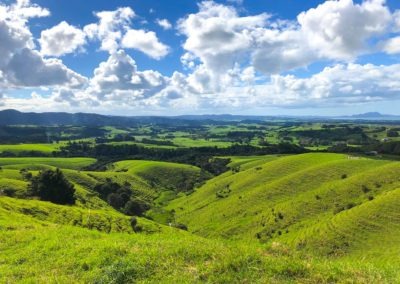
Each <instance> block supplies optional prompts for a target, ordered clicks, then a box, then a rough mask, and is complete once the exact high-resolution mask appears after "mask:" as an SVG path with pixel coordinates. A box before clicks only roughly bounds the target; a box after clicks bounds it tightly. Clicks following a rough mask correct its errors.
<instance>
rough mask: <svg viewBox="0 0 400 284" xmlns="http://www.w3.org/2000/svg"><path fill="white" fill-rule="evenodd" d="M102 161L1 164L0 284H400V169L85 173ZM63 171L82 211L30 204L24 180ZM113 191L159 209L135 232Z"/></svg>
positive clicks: (269, 161) (257, 163) (305, 166)
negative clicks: (108, 189)
mask: <svg viewBox="0 0 400 284" xmlns="http://www.w3.org/2000/svg"><path fill="white" fill-rule="evenodd" d="M94 162H96V160H94V159H86V158H60V159H58V158H3V159H0V166H1V169H0V252H1V255H2V258H1V259H0V282H5V283H19V282H22V283H32V282H35V283H71V282H82V283H127V282H128V283H129V282H138V283H172V282H177V283H204V282H208V283H281V282H285V283H286V282H287V283H337V282H338V283H397V282H399V281H400V273H399V271H400V265H399V263H400V241H399V238H398V235H399V233H400V207H399V204H400V177H399V172H400V162H396V161H389V160H382V159H369V158H359V157H350V156H347V155H341V154H327V153H310V154H302V155H292V156H285V155H281V156H280V155H271V156H249V157H231V163H230V164H229V166H230V167H231V170H230V171H228V172H225V173H224V174H222V175H220V176H217V177H213V178H212V177H211V175H209V174H205V173H204V172H202V171H201V170H200V169H199V168H197V167H193V166H189V165H183V164H175V163H166V162H153V161H140V160H127V161H119V162H115V163H112V164H109V165H108V168H107V170H106V171H102V172H96V171H85V170H83V168H84V167H87V166H88V165H90V164H92V163H94ZM56 167H59V168H61V169H62V171H63V173H64V175H65V176H66V178H67V179H68V180H69V181H70V182H71V183H73V185H74V186H75V190H76V192H75V195H76V197H77V200H76V204H75V205H69V206H65V205H57V204H53V203H50V202H44V201H40V200H37V199H35V198H32V197H28V196H27V186H28V184H29V179H28V178H27V174H29V173H30V174H32V175H33V176H35V175H37V174H38V172H39V171H40V170H43V169H55V168H56ZM205 179H208V180H207V181H205ZM204 181H205V182H204ZM106 182H117V183H118V184H121V185H123V184H125V185H129V188H130V189H131V190H132V194H133V196H135V197H137V198H140V199H142V200H145V201H146V202H148V203H149V204H152V208H151V210H149V211H147V213H146V214H145V217H147V219H146V218H144V217H135V219H134V220H136V222H134V223H132V217H130V216H126V215H124V214H122V213H121V212H119V211H117V210H115V209H114V208H113V207H112V206H110V205H109V203H108V202H107V200H105V199H104V198H101V196H100V195H99V193H98V192H96V191H95V190H94V188H95V187H96V185H98V184H102V183H106ZM193 188H194V189H193ZM1 195H3V196H1ZM4 195H8V197H6V196H4ZM149 219H152V220H149ZM168 224H170V225H171V226H168ZM175 224H180V225H185V226H187V228H188V232H186V231H184V230H179V229H176V228H174V227H173V226H175ZM177 227H178V226H177ZM181 228H182V226H181Z"/></svg>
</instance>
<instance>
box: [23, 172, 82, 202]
mask: <svg viewBox="0 0 400 284" xmlns="http://www.w3.org/2000/svg"><path fill="white" fill-rule="evenodd" d="M28 193H29V195H31V196H37V197H39V198H40V199H41V200H44V201H50V202H53V203H57V204H74V203H75V196H74V193H75V188H74V185H73V184H71V183H70V182H69V181H68V180H67V179H66V178H65V176H64V174H63V173H62V171H61V170H60V169H56V170H55V171H53V170H45V171H41V172H39V174H38V175H37V176H35V177H32V178H31V182H30V184H29V186H28Z"/></svg>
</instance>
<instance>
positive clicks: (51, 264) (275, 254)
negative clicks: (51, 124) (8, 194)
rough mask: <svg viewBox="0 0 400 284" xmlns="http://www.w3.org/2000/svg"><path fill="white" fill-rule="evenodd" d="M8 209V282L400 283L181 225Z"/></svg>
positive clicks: (0, 277) (2, 234)
mask: <svg viewBox="0 0 400 284" xmlns="http://www.w3.org/2000/svg"><path fill="white" fill-rule="evenodd" d="M1 199H2V198H0V200H1ZM2 201H4V200H2ZM9 201H10V202H11V200H6V202H9ZM29 202H30V201H29ZM3 205H4V203H0V251H1V256H2V257H1V260H0V282H2V283H46V284H47V283H204V282H208V283H282V282H284V283H285V282H286V283H292V282H297V283H332V282H344V281H347V280H348V279H352V280H354V281H355V282H358V283H376V282H379V281H382V280H385V281H394V282H395V281H397V280H399V275H398V273H397V274H396V273H393V274H391V273H389V272H387V271H384V270H376V269H374V268H371V267H369V266H368V265H366V264H353V263H346V262H342V263H338V262H335V261H323V260H321V259H318V258H310V257H305V256H304V255H299V254H294V253H291V252H289V251H288V250H285V249H279V248H275V249H267V248H264V247H263V246H261V245H259V244H256V243H255V244H243V243H232V242H229V243H223V242H220V241H215V240H207V239H203V238H201V237H198V236H194V235H191V234H189V233H186V232H183V231H179V230H176V229H173V228H163V229H162V231H160V232H158V233H154V234H127V233H108V234H107V233H103V232H99V231H95V230H88V229H83V228H77V227H71V226H68V225H59V224H54V223H51V222H48V221H42V220H37V219H36V218H35V217H32V216H27V215H25V214H20V213H18V212H15V211H12V210H6V209H4V208H3Z"/></svg>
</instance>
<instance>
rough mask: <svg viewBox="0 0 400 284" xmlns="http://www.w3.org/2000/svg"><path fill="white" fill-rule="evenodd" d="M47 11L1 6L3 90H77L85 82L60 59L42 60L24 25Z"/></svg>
mask: <svg viewBox="0 0 400 284" xmlns="http://www.w3.org/2000/svg"><path fill="white" fill-rule="evenodd" d="M47 15H49V12H48V11H47V10H45V9H42V8H41V7H39V6H37V5H31V4H30V2H29V1H27V0H25V1H22V0H21V1H17V3H16V4H13V5H11V6H2V5H0V38H1V41H2V43H1V45H0V52H1V54H2V57H1V59H0V72H1V76H0V86H1V87H2V88H4V89H9V88H19V87H36V86H49V85H68V86H70V87H80V86H82V85H83V84H84V83H85V82H86V79H85V78H84V77H82V76H80V75H79V74H77V73H75V72H73V71H72V70H70V69H68V68H67V67H66V66H65V65H64V64H63V63H62V62H61V61H60V60H56V59H51V58H50V59H43V58H42V56H41V55H40V54H39V52H38V51H36V50H34V48H35V45H34V41H33V37H32V34H31V32H30V30H29V28H28V26H27V23H28V20H29V19H30V18H32V17H43V16H47Z"/></svg>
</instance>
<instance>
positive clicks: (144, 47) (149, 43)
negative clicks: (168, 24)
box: [122, 29, 169, 59]
mask: <svg viewBox="0 0 400 284" xmlns="http://www.w3.org/2000/svg"><path fill="white" fill-rule="evenodd" d="M122 47H124V48H133V49H137V50H139V51H141V52H143V53H145V54H147V55H148V56H150V57H152V58H154V59H160V58H162V57H164V56H165V55H167V54H168V52H169V48H168V46H166V45H165V44H163V43H161V42H160V41H159V40H158V38H157V36H156V34H155V33H154V32H151V31H150V32H147V31H144V30H133V29H131V30H128V31H127V32H126V34H125V35H124V38H123V39H122Z"/></svg>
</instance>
